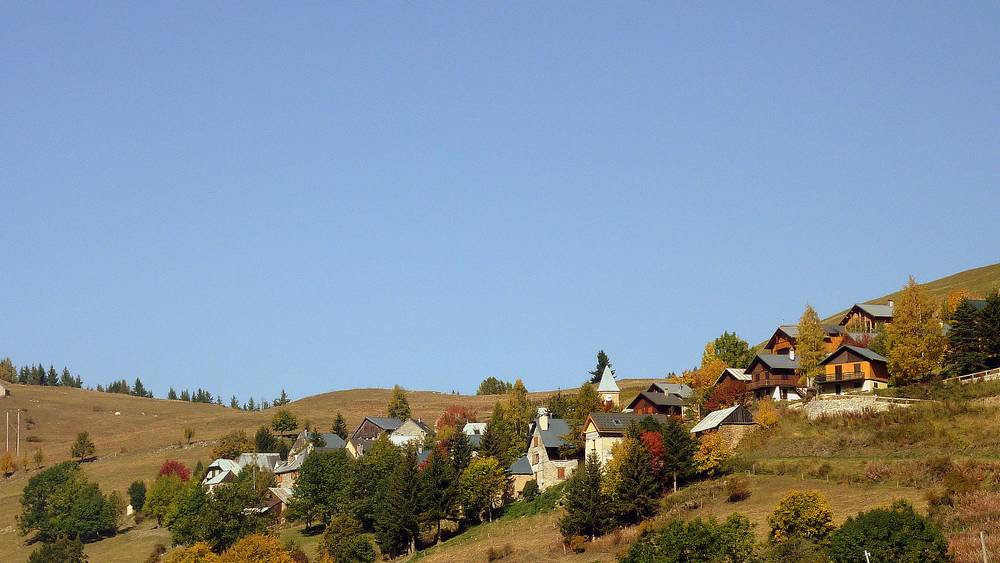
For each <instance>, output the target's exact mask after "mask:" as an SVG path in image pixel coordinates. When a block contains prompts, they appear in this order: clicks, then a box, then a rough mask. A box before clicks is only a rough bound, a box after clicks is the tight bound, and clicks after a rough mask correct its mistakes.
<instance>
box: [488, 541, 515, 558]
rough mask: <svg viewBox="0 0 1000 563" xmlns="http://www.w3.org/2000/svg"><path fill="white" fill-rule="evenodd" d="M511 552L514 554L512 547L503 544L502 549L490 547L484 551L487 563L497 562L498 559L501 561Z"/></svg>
mask: <svg viewBox="0 0 1000 563" xmlns="http://www.w3.org/2000/svg"><path fill="white" fill-rule="evenodd" d="M513 552H514V547H513V546H511V545H510V544H509V543H507V544H504V546H503V547H493V546H490V547H489V548H488V549H487V550H486V560H487V561H499V560H500V559H503V558H504V557H507V556H508V555H510V554H511V553H513Z"/></svg>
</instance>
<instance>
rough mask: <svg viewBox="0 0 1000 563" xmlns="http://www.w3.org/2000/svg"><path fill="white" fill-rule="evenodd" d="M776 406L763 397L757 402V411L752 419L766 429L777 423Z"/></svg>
mask: <svg viewBox="0 0 1000 563" xmlns="http://www.w3.org/2000/svg"><path fill="white" fill-rule="evenodd" d="M778 418H779V416H778V407H776V406H774V401H772V400H770V399H764V400H763V401H759V402H758V403H757V412H756V413H755V414H754V421H756V422H757V425H758V426H760V427H761V428H763V429H765V430H766V429H768V428H771V427H772V426H774V425H775V424H777V423H778Z"/></svg>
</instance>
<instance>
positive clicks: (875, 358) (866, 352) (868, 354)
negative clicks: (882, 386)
mask: <svg viewBox="0 0 1000 563" xmlns="http://www.w3.org/2000/svg"><path fill="white" fill-rule="evenodd" d="M844 350H850V351H851V352H854V353H855V354H857V355H859V356H861V357H862V358H864V359H866V360H868V361H870V362H880V363H883V364H884V363H886V362H888V361H889V360H888V359H887V358H886V357H885V356H883V355H881V354H879V353H877V352H875V351H873V350H870V349H868V348H861V347H860V346H851V345H849V344H844V345H842V346H841V347H840V348H837V349H836V350H834V351H833V353H831V354H830V355H829V356H827V357H825V358H823V361H821V362H820V365H826V364H828V363H830V361H831V360H833V359H834V358H836V357H837V355H838V354H840V353H841V352H843V351H844Z"/></svg>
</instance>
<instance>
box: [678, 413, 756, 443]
mask: <svg viewBox="0 0 1000 563" xmlns="http://www.w3.org/2000/svg"><path fill="white" fill-rule="evenodd" d="M756 424H757V423H756V422H754V421H753V415H752V414H751V413H750V409H748V408H746V407H745V406H744V405H736V406H732V407H729V408H726V409H720V410H717V411H712V412H710V413H708V414H706V415H705V417H704V418H702V419H701V420H700V421H698V424H695V425H694V428H692V429H691V433H692V434H695V435H700V434H705V433H707V432H720V433H722V435H723V436H724V437H725V438H726V441H727V442H729V445H730V447H732V446H735V445H736V444H738V443H739V442H740V440H742V439H743V436H745V435H746V434H747V433H749V432H750V431H751V430H753V428H754V426H756Z"/></svg>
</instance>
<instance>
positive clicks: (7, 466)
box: [0, 452, 17, 475]
mask: <svg viewBox="0 0 1000 563" xmlns="http://www.w3.org/2000/svg"><path fill="white" fill-rule="evenodd" d="M15 471H17V459H16V458H15V457H14V454H13V453H11V452H4V454H3V455H0V473H2V474H3V475H10V474H12V473H14V472H15Z"/></svg>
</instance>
